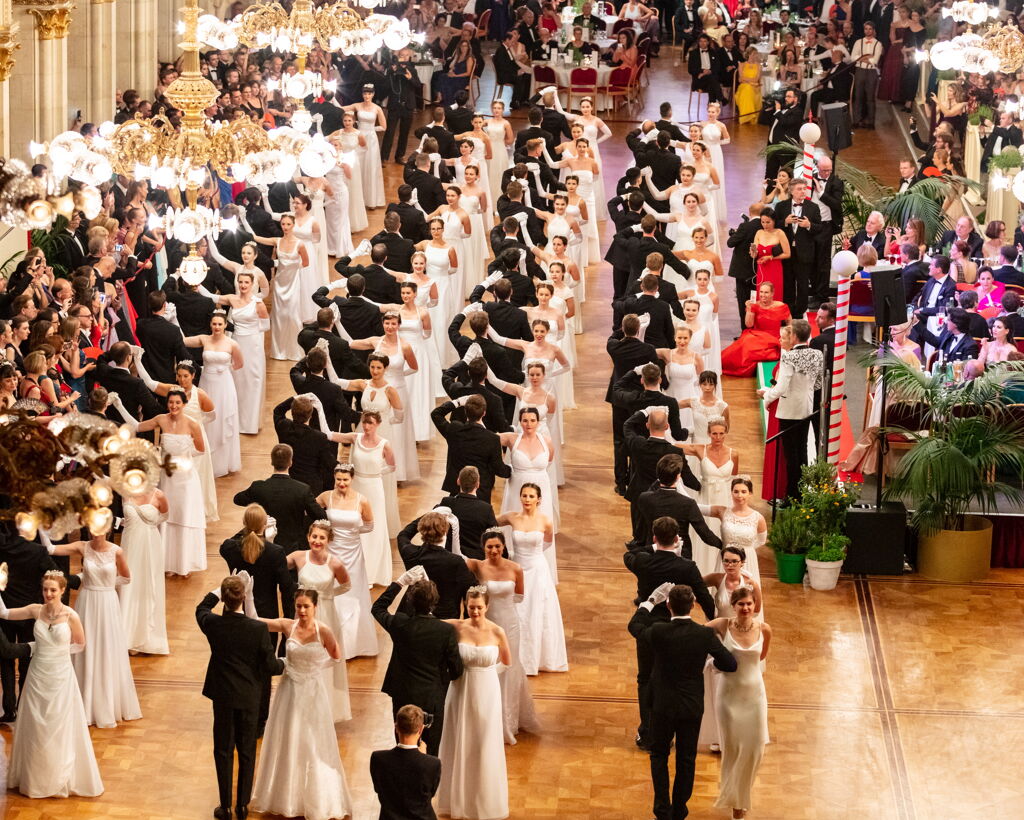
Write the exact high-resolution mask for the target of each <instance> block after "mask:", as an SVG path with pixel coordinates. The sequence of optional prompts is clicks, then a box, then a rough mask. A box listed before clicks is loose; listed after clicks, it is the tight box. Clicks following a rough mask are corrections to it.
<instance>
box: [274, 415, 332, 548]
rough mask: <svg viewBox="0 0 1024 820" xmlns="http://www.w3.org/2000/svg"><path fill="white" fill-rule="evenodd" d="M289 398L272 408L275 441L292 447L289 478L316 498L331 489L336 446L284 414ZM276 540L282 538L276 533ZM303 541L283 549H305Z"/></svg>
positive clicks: (322, 435) (307, 426) (321, 434)
mask: <svg viewBox="0 0 1024 820" xmlns="http://www.w3.org/2000/svg"><path fill="white" fill-rule="evenodd" d="M291 406H292V400H291V398H287V399H285V400H284V401H283V402H281V403H280V404H279V405H277V407H275V408H274V430H275V432H276V433H277V440H278V441H279V442H280V443H281V444H287V445H288V446H290V447H291V448H292V467H291V469H290V470H289V471H288V475H290V476H291V477H292V478H294V479H295V480H296V481H301V482H302V483H303V484H306V485H308V486H309V491H310V493H311V494H312V495H313V497H314V498H315V497H316V496H318V495H320V493H322V492H323V491H324V490H326V489H328V488H330V487H332V486H333V483H334V479H333V472H334V465H335V463H336V461H337V458H336V455H337V451H338V447H337V445H336V444H335V443H334V442H332V441H331V440H330V439H328V438H327V436H326V435H324V434H323V433H322V432H320V430H314V429H313V428H312V427H310V426H309V425H308V424H299V423H298V422H297V421H294V420H292V419H290V418H288V416H287V415H286V414H287V413H288V411H289V410H290V409H291ZM277 538H278V540H279V541H280V540H281V539H282V536H281V535H280V534H278V536H277ZM305 544H306V542H305V539H304V538H303V539H302V542H301V543H299V544H287V545H286V546H291V547H297V548H299V549H301V548H303V547H304V546H305Z"/></svg>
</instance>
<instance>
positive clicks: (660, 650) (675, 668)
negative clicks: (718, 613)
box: [629, 608, 737, 720]
mask: <svg viewBox="0 0 1024 820" xmlns="http://www.w3.org/2000/svg"><path fill="white" fill-rule="evenodd" d="M629 634H630V635H632V636H633V637H634V638H636V640H637V642H638V643H639V642H641V641H642V642H644V643H645V644H647V645H648V646H649V647H650V649H651V651H652V653H653V655H654V672H653V674H652V675H651V687H652V691H653V695H654V698H653V700H654V702H653V710H652V713H653V715H654V716H655V717H657V718H661V719H668V720H672V719H675V718H684V719H687V718H688V719H700V717H701V715H703V714H704V662H705V661H706V660H707V657H708V655H711V657H712V658H714V662H715V668H716V669H719V670H721V671H722V672H735V671H736V666H737V665H736V659H735V658H734V657H733V656H732V653H730V652H729V651H728V650H727V649H726V648H725V647H724V646H722V642H721V641H720V640H718V636H717V635H716V634H715V631H714V630H713V629H711V628H709V627H706V626H701V625H700V624H698V623H695V622H694V621H692V620H689V619H687V618H680V619H679V620H673V621H668V622H667V623H666V622H664V621H659V620H657V618H656V617H655V616H654V615H652V614H651V613H650V612H648V611H647V610H646V609H643V608H640V609H637V611H636V613H635V614H634V615H633V618H632V620H630V622H629Z"/></svg>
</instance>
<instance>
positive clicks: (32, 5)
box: [7, 0, 74, 156]
mask: <svg viewBox="0 0 1024 820" xmlns="http://www.w3.org/2000/svg"><path fill="white" fill-rule="evenodd" d="M12 6H13V12H14V22H15V23H17V24H19V25H20V27H21V35H20V37H19V42H20V43H21V45H22V49H23V51H22V54H20V55H19V58H18V59H17V60H16V61H15V63H14V69H13V71H12V73H11V80H10V82H11V85H12V87H13V88H15V89H16V90H17V91H16V94H14V95H12V98H11V101H10V116H9V117H8V118H7V119H8V121H9V122H10V137H9V140H10V142H9V145H10V152H11V153H12V154H13V155H14V156H25V155H27V153H28V143H29V141H30V140H37V141H40V142H43V141H46V140H49V139H51V138H52V137H54V136H56V135H57V134H59V133H60V132H61V131H66V130H67V129H68V128H69V127H70V126H71V125H72V117H71V115H70V113H69V108H68V59H67V57H68V41H67V37H68V29H69V28H70V25H71V9H72V8H73V7H74V2H73V0H13V3H12Z"/></svg>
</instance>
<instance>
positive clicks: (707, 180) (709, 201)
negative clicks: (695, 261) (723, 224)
mask: <svg viewBox="0 0 1024 820" xmlns="http://www.w3.org/2000/svg"><path fill="white" fill-rule="evenodd" d="M693 184H694V185H699V186H701V187H702V188H703V189H704V191H705V194H704V196H705V203H704V204H705V205H706V206H707V218H708V223H709V224H710V225H711V229H712V230H713V231H716V232H717V231H718V227H719V224H720V220H721V218H722V217H721V214H720V212H719V210H718V202H717V200H716V198H715V192H716V191H718V190H721V186H720V185H715V184H714V183H713V182H712V181H711V174H709V173H707V172H705V171H701V172H700V173H697V174H694V175H693ZM702 210H703V209H702ZM711 244H712V243H711V242H708V246H709V247H710V246H711Z"/></svg>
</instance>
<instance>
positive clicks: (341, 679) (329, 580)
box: [299, 561, 359, 723]
mask: <svg viewBox="0 0 1024 820" xmlns="http://www.w3.org/2000/svg"><path fill="white" fill-rule="evenodd" d="M342 563H344V562H342ZM299 586H301V587H304V588H305V589H315V590H316V594H317V600H318V603H317V608H316V615H317V618H319V619H320V620H321V621H323V622H324V624H325V625H326V626H327V628H328V629H330V630H331V632H332V633H333V634H334V637H335V638H337V640H338V647H339V648H340V649H341V656H342V657H343V658H346V659H348V658H351V657H354V655H353V654H352V653H350V652H347V651H346V644H345V639H346V633H348V637H349V638H351V637H352V636H354V635H355V634H356V631H357V628H356V623H355V619H356V617H357V616H358V612H359V610H358V607H353V606H342V600H344V601H345V602H346V604H350V603H351V602H352V601H353V600H354V599H350V598H347V597H346V595H347V593H348V592H349V591H350V590H351V589H352V585H351V583H350V584H349V585H348V586H347V587H342V586H340V585H339V584H338V582H337V581H336V580H335V579H334V573H333V572H332V571H331V568H330V566H328V565H327V564H314V563H313V562H311V561H306V563H305V564H303V566H302V569H300V570H299ZM346 618H347V619H348V620H346ZM321 675H322V676H323V679H324V687H325V689H326V692H327V698H328V701H329V702H330V706H331V717H332V719H333V721H334V722H335V723H340V722H341V721H344V720H349V719H350V718H351V717H352V707H351V705H350V703H349V696H348V670H347V669H346V668H345V663H344V662H342V663H337V664H331V665H330V666H325V667H324V668H323V669H322V670H321Z"/></svg>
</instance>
